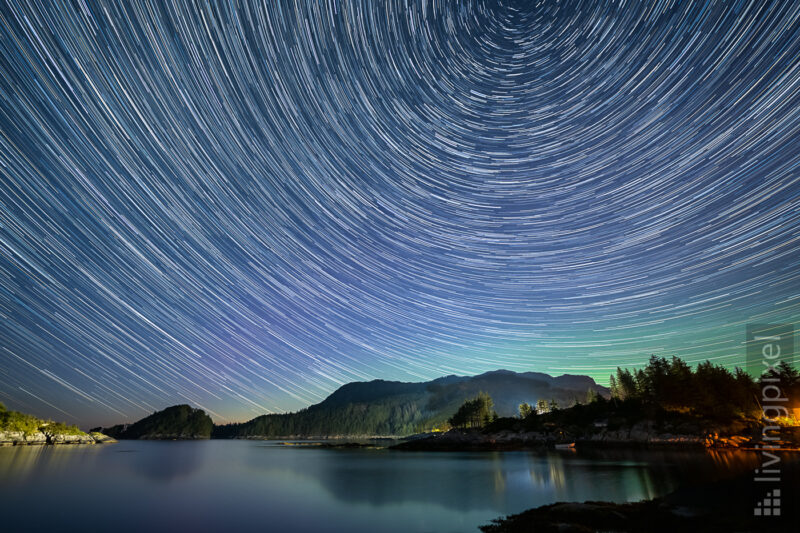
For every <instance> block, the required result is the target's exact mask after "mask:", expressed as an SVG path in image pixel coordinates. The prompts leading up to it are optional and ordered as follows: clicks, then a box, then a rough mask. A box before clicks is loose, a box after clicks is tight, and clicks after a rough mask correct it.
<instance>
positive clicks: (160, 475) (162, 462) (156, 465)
mask: <svg viewBox="0 0 800 533" xmlns="http://www.w3.org/2000/svg"><path fill="white" fill-rule="evenodd" d="M153 444H155V445H157V446H158V448H157V449H151V448H149V447H148V448H146V449H143V450H141V451H136V452H134V453H131V454H130V456H131V461H130V462H129V463H128V464H129V465H130V468H131V470H133V471H134V472H135V473H136V474H139V475H142V476H144V477H147V478H149V479H152V480H155V481H173V480H175V479H179V478H183V477H187V476H189V475H190V474H191V473H192V472H194V471H195V470H197V468H198V467H199V466H200V465H201V459H202V454H203V451H204V448H203V444H205V443H203V442H159V443H153Z"/></svg>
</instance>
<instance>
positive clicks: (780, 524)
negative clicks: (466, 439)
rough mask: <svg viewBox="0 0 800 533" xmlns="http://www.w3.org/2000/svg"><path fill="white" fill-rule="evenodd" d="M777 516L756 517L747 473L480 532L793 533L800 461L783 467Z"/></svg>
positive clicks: (565, 508)
mask: <svg viewBox="0 0 800 533" xmlns="http://www.w3.org/2000/svg"><path fill="white" fill-rule="evenodd" d="M782 474H783V475H782V479H783V480H784V482H783V483H782V484H781V491H782V494H781V501H782V502H785V504H784V505H781V506H780V509H781V514H780V515H775V516H755V514H754V513H753V507H754V505H755V503H756V502H758V501H760V498H762V497H763V494H764V491H765V489H764V488H763V487H761V486H759V485H758V483H757V482H756V481H755V480H754V478H753V475H752V474H750V473H748V474H747V475H744V476H739V477H736V478H733V479H725V480H719V481H714V482H710V483H704V484H701V485H697V486H690V487H684V488H681V489H678V490H676V491H675V492H673V493H671V494H668V495H666V496H664V497H661V498H655V499H653V500H643V501H639V502H629V503H613V502H598V501H587V502H583V503H577V502H558V503H554V504H550V505H543V506H541V507H537V508H534V509H529V510H527V511H523V512H522V513H519V514H515V515H511V516H507V517H505V518H498V519H495V520H493V521H492V523H491V524H487V525H484V526H480V529H481V531H483V533H529V532H535V533H553V532H559V533H589V532H594V531H616V532H619V533H673V532H675V531H687V532H688V531H703V532H704V533H730V532H733V531H741V532H756V531H764V532H767V531H769V532H789V531H791V532H796V531H797V520H798V509H797V508H796V506H795V505H794V502H796V501H797V496H798V495H800V462H797V461H795V462H793V463H788V464H786V465H784V469H783V472H782Z"/></svg>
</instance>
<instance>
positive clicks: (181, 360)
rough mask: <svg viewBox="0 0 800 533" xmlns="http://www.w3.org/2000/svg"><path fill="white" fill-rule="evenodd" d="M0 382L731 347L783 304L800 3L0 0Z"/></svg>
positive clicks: (638, 357)
mask: <svg viewBox="0 0 800 533" xmlns="http://www.w3.org/2000/svg"><path fill="white" fill-rule="evenodd" d="M0 40H1V41H0V42H1V44H0V46H1V47H2V54H0V70H1V71H2V76H0V98H1V99H2V108H1V109H0V180H1V185H2V186H1V187H0V401H3V402H4V403H6V405H7V406H9V407H11V408H16V409H20V410H23V411H27V412H31V413H33V414H38V415H40V416H49V417H53V418H56V419H61V420H66V421H69V422H78V423H82V424H84V425H86V424H96V423H115V422H122V421H131V420H135V419H138V418H140V417H141V416H143V415H145V414H148V413H150V412H152V411H154V410H157V409H161V408H163V407H165V406H167V405H172V404H176V403H187V402H188V403H192V404H195V405H197V406H200V407H202V408H204V409H206V410H207V411H209V412H210V413H211V414H212V415H213V417H214V418H215V420H217V421H219V422H225V421H234V420H244V419H249V418H252V417H253V416H256V415H258V414H263V413H268V412H282V411H287V410H296V409H299V408H302V407H305V406H307V405H308V404H310V403H315V402H317V401H319V400H321V399H322V398H324V397H325V396H326V395H327V394H329V393H330V392H331V391H333V390H334V389H335V388H337V387H338V386H339V385H341V384H343V383H346V382H348V381H355V380H367V379H375V378H381V379H400V380H411V381H418V380H423V379H431V378H434V377H438V376H441V375H446V374H452V373H457V374H475V373H480V372H484V371H487V370H493V369H497V368H507V369H510V370H517V371H522V370H536V371H543V372H548V373H552V374H561V373H573V374H588V375H591V376H593V377H595V378H596V379H598V381H600V382H602V383H606V382H607V378H608V375H609V374H610V372H611V371H612V370H613V369H614V368H616V367H617V366H625V365H636V364H640V363H642V362H644V361H646V359H647V357H648V356H649V355H650V354H661V355H673V354H674V355H678V356H681V357H684V358H685V359H687V360H688V361H691V362H699V361H702V360H705V359H711V360H714V361H715V362H717V363H720V364H723V365H726V366H729V367H731V368H732V367H734V366H736V365H741V364H742V362H743V360H744V349H743V345H742V342H743V340H744V329H745V324H746V323H748V322H770V321H771V322H795V323H796V322H798V319H799V318H800V269H798V260H799V259H800V59H798V58H800V3H798V2H773V3H763V2H705V3H703V2H670V1H659V2H652V3H650V4H647V3H644V2H642V3H640V2H624V1H619V2H613V1H598V2H554V1H541V2H525V1H519V2H488V1H485V2H484V1H478V0H475V1H470V2H461V3H457V2H444V1H427V2H396V1H386V2H384V1H380V2H373V1H367V0H364V1H360V2H359V1H355V2H339V1H336V2H333V1H328V2H298V3H293V4H289V3H283V2H264V3H255V2H252V3H251V2H245V1H230V2H227V1H226V2H211V3H205V2H204V3H200V2H185V3H184V2H176V1H172V0H169V1H152V2H139V1H135V2H134V1H132V2H113V3H105V2H102V3H96V2H90V1H83V0H75V1H70V2H63V1H53V2H41V3H38V2H30V3H28V2H19V1H15V0H6V1H4V2H2V5H1V6H0Z"/></svg>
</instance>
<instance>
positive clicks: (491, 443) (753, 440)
mask: <svg viewBox="0 0 800 533" xmlns="http://www.w3.org/2000/svg"><path fill="white" fill-rule="evenodd" d="M797 433H798V432H797V431H792V432H788V431H787V432H786V434H785V435H782V436H781V438H780V439H776V440H771V441H770V445H773V446H776V447H777V448H778V449H781V450H784V451H790V450H800V438H798V437H800V435H798V434H797ZM566 443H575V445H576V446H577V447H592V448H600V447H609V448H613V447H628V448H631V447H634V448H635V447H661V446H665V447H681V448H697V449H740V450H756V449H760V444H762V440H761V435H760V434H758V435H756V434H750V435H743V434H740V435H720V434H719V433H707V434H701V435H697V434H680V433H666V432H659V431H656V430H654V429H653V428H651V427H648V425H647V424H637V425H634V426H632V427H630V428H627V429H619V430H607V429H602V430H599V431H596V432H593V433H584V434H569V433H564V432H548V431H514V430H502V431H498V432H483V431H480V430H450V431H448V432H446V433H441V434H438V435H433V436H429V437H425V438H418V439H412V440H407V441H406V442H401V443H399V444H397V445H395V446H392V447H391V448H392V449H394V450H406V451H512V450H524V449H536V448H554V447H556V446H558V445H563V444H566Z"/></svg>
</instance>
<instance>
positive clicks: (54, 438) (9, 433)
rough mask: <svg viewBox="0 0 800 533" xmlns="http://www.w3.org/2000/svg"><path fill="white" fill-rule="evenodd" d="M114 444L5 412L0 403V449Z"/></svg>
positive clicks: (100, 435)
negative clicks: (1, 447)
mask: <svg viewBox="0 0 800 533" xmlns="http://www.w3.org/2000/svg"><path fill="white" fill-rule="evenodd" d="M111 442H116V440H114V439H113V438H111V437H109V436H108V435H105V434H103V433H100V432H99V431H90V432H89V433H86V432H84V431H81V430H80V429H78V428H77V427H76V426H69V425H67V424H64V423H62V422H53V421H52V420H42V419H41V418H36V417H35V416H31V415H28V414H25V413H20V412H18V411H9V410H8V409H6V406H5V405H3V404H2V403H0V446H20V445H35V444H98V443H99V444H105V443H111Z"/></svg>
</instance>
